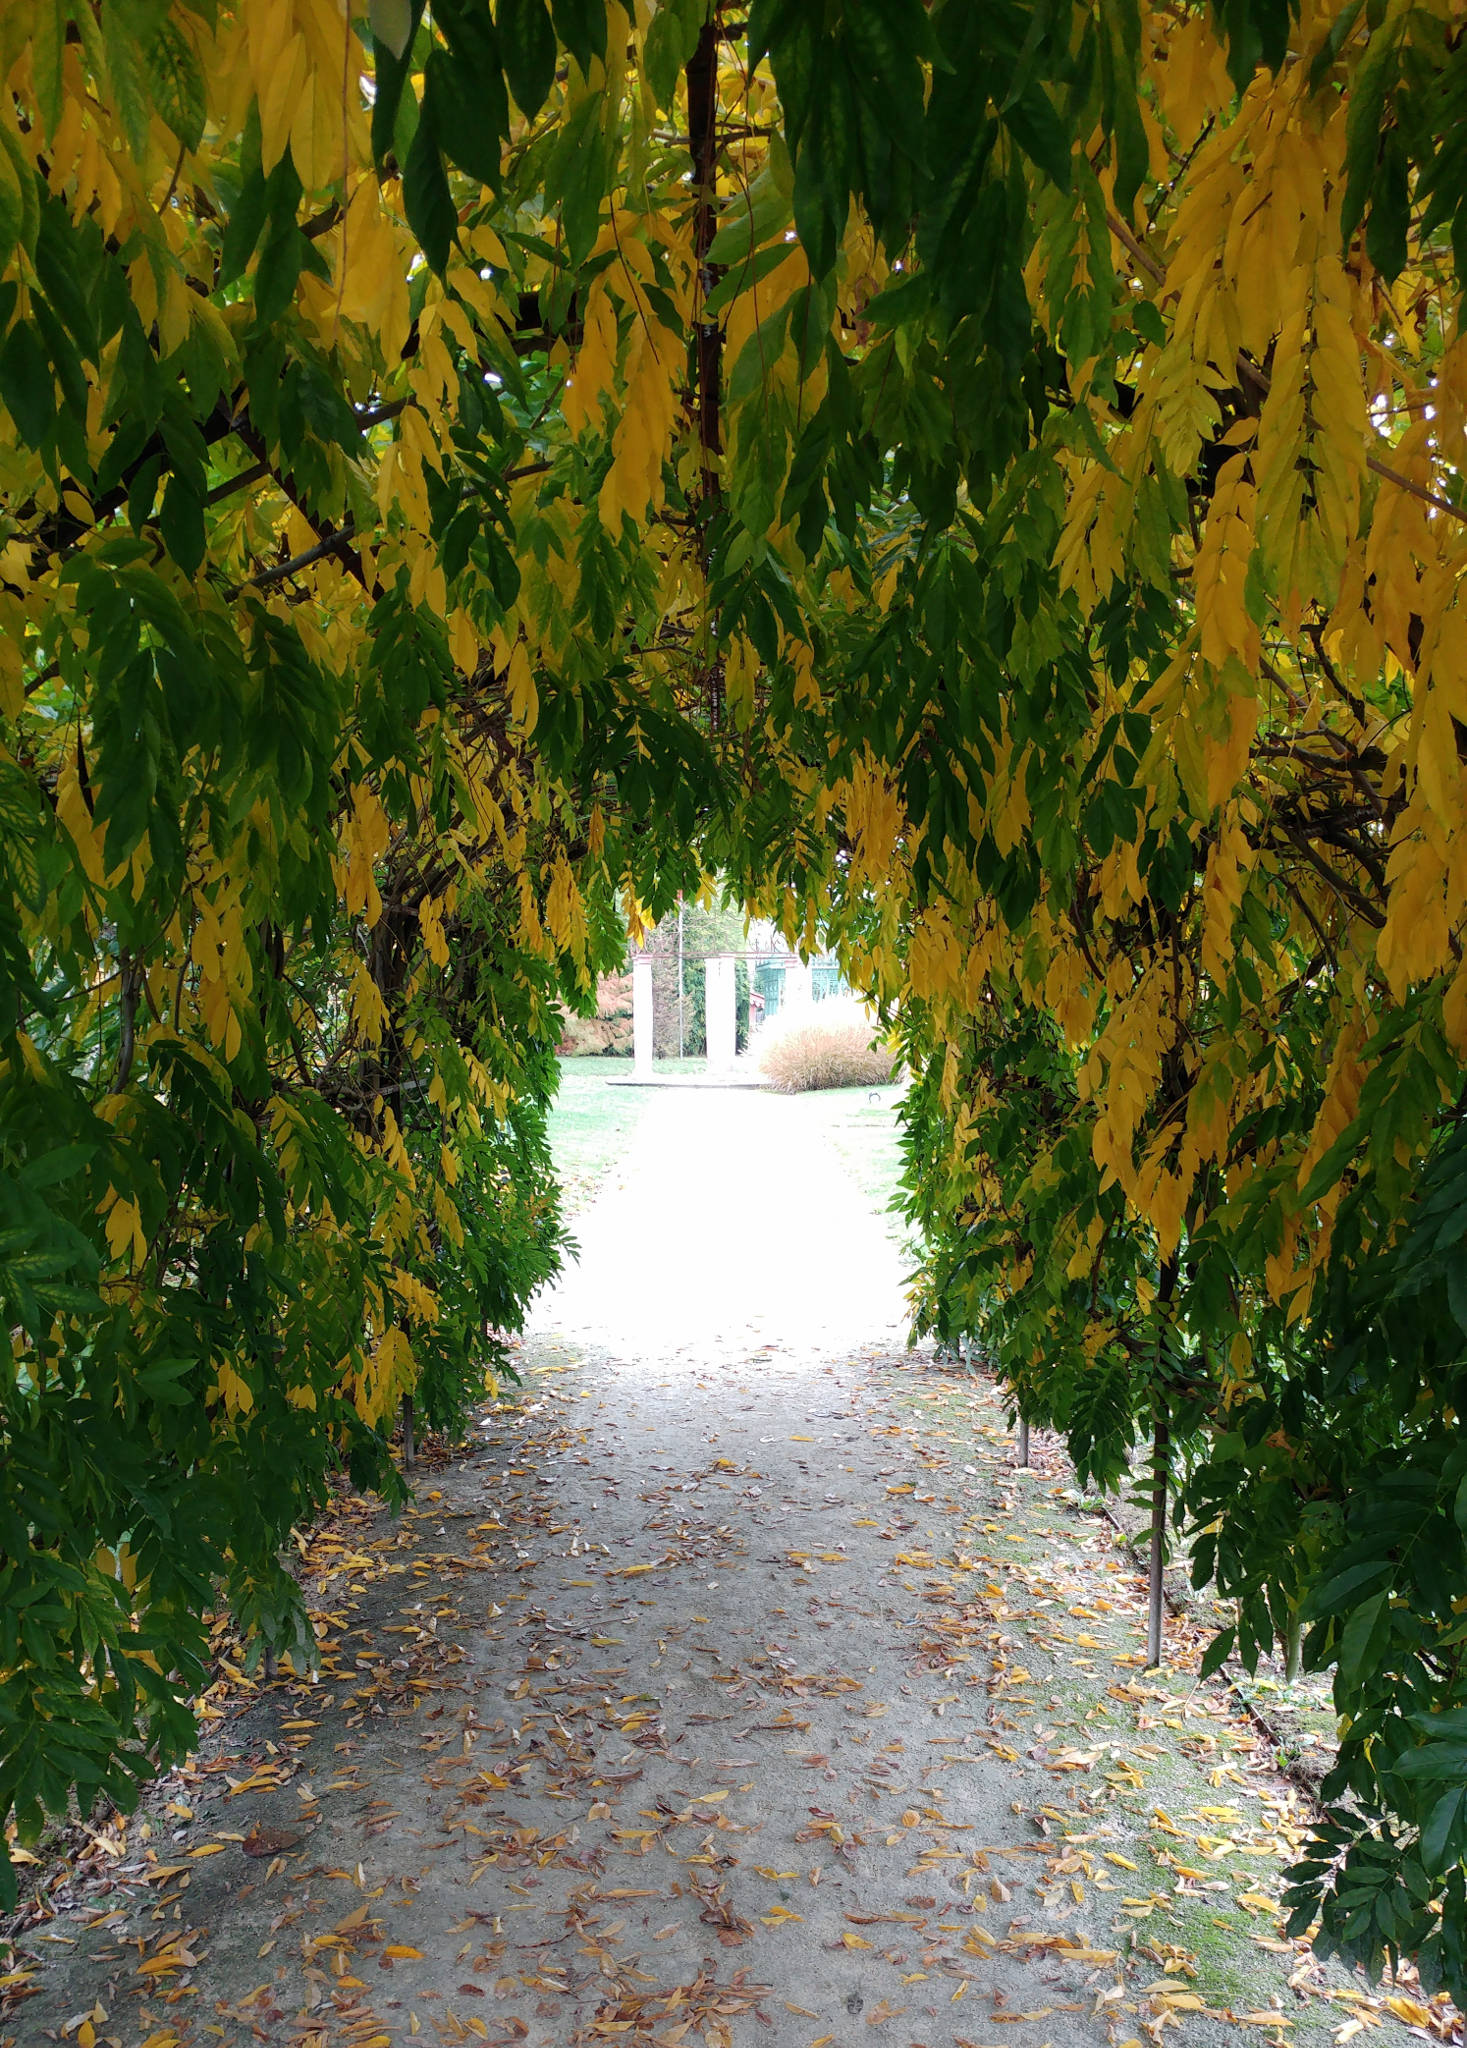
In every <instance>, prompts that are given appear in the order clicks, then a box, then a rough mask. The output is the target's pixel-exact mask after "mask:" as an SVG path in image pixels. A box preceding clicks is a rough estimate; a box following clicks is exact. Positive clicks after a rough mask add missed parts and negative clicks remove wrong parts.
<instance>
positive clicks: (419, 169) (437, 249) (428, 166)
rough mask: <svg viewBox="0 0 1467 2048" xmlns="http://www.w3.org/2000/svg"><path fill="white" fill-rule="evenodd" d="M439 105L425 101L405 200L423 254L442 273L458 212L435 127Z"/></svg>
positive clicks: (408, 169) (405, 172) (410, 153)
mask: <svg viewBox="0 0 1467 2048" xmlns="http://www.w3.org/2000/svg"><path fill="white" fill-rule="evenodd" d="M436 111H437V109H436V107H435V105H434V102H433V101H432V100H430V99H425V100H424V102H423V108H422V115H421V118H420V119H419V121H418V126H417V132H416V133H415V134H414V136H413V140H412V147H411V148H410V149H409V151H408V160H407V162H406V164H404V166H403V172H402V201H403V209H404V211H405V212H406V214H407V219H408V226H409V227H410V228H411V229H412V231H413V233H414V234H415V235H416V236H417V238H418V242H419V244H420V245H421V247H422V251H423V254H424V255H425V256H426V257H427V259H428V261H429V263H430V264H431V265H432V267H433V269H434V270H435V271H437V273H438V274H439V276H440V277H441V276H442V275H443V272H444V270H445V269H446V268H447V265H448V252H449V250H450V249H451V248H452V247H453V238H454V236H455V235H456V234H457V232H458V215H457V213H456V212H455V211H454V205H453V195H452V193H451V192H450V191H449V189H448V178H447V175H446V173H445V172H444V169H443V158H442V155H441V154H440V151H439V146H438V130H437V128H436V126H435V115H436Z"/></svg>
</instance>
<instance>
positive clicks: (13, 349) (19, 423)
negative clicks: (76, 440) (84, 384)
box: [0, 320, 56, 448]
mask: <svg viewBox="0 0 1467 2048" xmlns="http://www.w3.org/2000/svg"><path fill="white" fill-rule="evenodd" d="M0 399H3V401H4V403H5V408H6V410H7V411H8V412H9V414H10V417H11V418H12V419H13V420H14V421H15V425H16V430H17V431H18V433H19V434H20V437H21V439H22V440H23V441H24V442H26V443H27V445H28V446H29V447H32V448H39V447H40V446H41V443H42V442H43V441H44V440H45V438H46V436H47V434H48V433H49V432H50V429H51V422H52V421H53V420H54V419H55V417H56V387H55V384H54V382H53V381H52V377H51V365H50V363H49V362H48V361H47V359H46V351H45V350H44V349H43V348H42V347H41V343H40V339H39V337H38V336H37V334H36V330H35V328H34V327H32V326H31V325H30V323H29V322H28V321H24V320H22V321H19V322H18V323H17V324H16V325H15V326H14V327H12V328H11V330H10V333H9V334H8V335H7V336H6V339H5V346H4V347H3V348H0Z"/></svg>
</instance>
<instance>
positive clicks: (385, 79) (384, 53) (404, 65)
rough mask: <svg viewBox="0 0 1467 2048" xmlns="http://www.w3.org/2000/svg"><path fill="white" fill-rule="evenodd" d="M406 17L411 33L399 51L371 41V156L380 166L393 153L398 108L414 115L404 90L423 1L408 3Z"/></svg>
mask: <svg viewBox="0 0 1467 2048" xmlns="http://www.w3.org/2000/svg"><path fill="white" fill-rule="evenodd" d="M409 14H410V21H411V30H410V33H409V34H408V35H407V36H406V37H405V38H404V40H403V45H402V48H401V50H400V51H394V49H393V47H392V45H391V43H389V42H387V41H385V40H384V41H382V42H378V41H377V40H376V38H375V36H374V38H373V45H372V47H373V57H374V64H373V70H374V72H375V74H376V75H375V77H374V79H373V84H374V85H375V87H376V93H375V96H374V98H373V101H372V155H373V156H374V157H375V158H376V160H377V162H378V163H379V164H382V163H385V162H386V161H387V159H388V157H389V156H391V155H393V154H394V151H395V147H396V143H397V117H398V111H399V108H401V109H402V111H403V112H404V114H406V113H408V112H414V113H415V112H416V102H415V101H414V100H413V96H412V94H411V93H410V92H409V93H407V94H406V95H404V90H403V88H404V87H405V86H406V84H407V82H408V77H409V75H410V73H411V70H412V41H413V36H415V35H416V34H417V29H418V23H419V21H420V20H421V19H422V15H423V0H409ZM404 98H406V102H407V104H406V105H404Z"/></svg>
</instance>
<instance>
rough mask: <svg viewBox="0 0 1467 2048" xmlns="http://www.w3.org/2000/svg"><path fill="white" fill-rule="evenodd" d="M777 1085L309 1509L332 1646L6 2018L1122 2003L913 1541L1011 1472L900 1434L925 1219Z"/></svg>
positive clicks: (690, 2022) (651, 1172) (918, 2024)
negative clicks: (375, 1492) (511, 1358)
mask: <svg viewBox="0 0 1467 2048" xmlns="http://www.w3.org/2000/svg"><path fill="white" fill-rule="evenodd" d="M782 1107H783V1105H781V1104H780V1103H778V1102H777V1101H771V1100H768V1099H765V1098H762V1097H757V1096H748V1095H733V1094H729V1095H721V1094H718V1093H714V1092H711V1091H710V1092H707V1093H702V1092H698V1093H693V1092H680V1093H679V1094H678V1096H676V1097H675V1098H674V1097H670V1098H669V1099H668V1100H667V1101H665V1102H663V1101H659V1102H658V1103H657V1104H656V1105H655V1106H654V1107H653V1109H652V1110H651V1111H650V1113H649V1115H648V1116H647V1118H646V1119H644V1122H643V1125H642V1127H641V1130H640V1132H639V1136H638V1140H637V1144H636V1147H635V1151H634V1155H633V1157H632V1158H631V1159H630V1160H629V1162H628V1165H627V1169H626V1172H625V1173H624V1174H623V1175H621V1176H619V1177H618V1180H617V1182H616V1184H615V1185H614V1186H613V1187H611V1188H610V1189H608V1191H607V1193H606V1194H605V1195H604V1196H603V1198H602V1199H601V1200H600V1201H599V1202H598V1203H597V1204H596V1205H595V1206H594V1207H593V1209H592V1210H591V1211H589V1212H588V1213H587V1215H586V1216H585V1217H584V1218H583V1219H582V1222H581V1226H580V1235H581V1238H582V1242H583V1246H584V1251H583V1256H582V1259H581V1261H580V1263H579V1265H578V1266H577V1267H576V1268H574V1269H573V1270H572V1271H571V1272H570V1274H569V1275H568V1276H567V1277H566V1279H565V1281H564V1282H563V1283H562V1285H561V1286H560V1287H559V1288H558V1289H557V1290H556V1291H555V1293H554V1294H552V1295H551V1296H550V1297H549V1298H547V1300H546V1301H545V1302H544V1303H543V1304H542V1306H541V1308H540V1310H539V1312H538V1313H537V1316H536V1320H535V1329H534V1333H533V1335H532V1338H531V1340H530V1342H529V1343H528V1345H527V1347H526V1352H525V1361H526V1389H527V1390H526V1393H525V1395H524V1397H523V1398H522V1399H521V1401H519V1402H518V1403H517V1404H516V1405H514V1406H507V1407H504V1408H500V1409H496V1410H494V1411H493V1412H491V1413H490V1414H489V1415H488V1416H487V1417H486V1420H485V1423H484V1426H483V1427H482V1429H481V1430H480V1432H479V1438H480V1441H479V1442H477V1443H476V1444H475V1445H474V1446H473V1447H472V1448H471V1449H470V1450H469V1452H468V1453H466V1454H462V1455H459V1456H456V1457H455V1458H453V1459H452V1460H449V1461H446V1462H445V1463H444V1464H443V1465H442V1467H441V1468H440V1469H439V1470H437V1471H435V1472H426V1473H420V1475H419V1484H420V1491H419V1500H418V1504H417V1506H416V1508H415V1509H414V1511H413V1512H412V1513H410V1514H409V1515H407V1516H404V1517H402V1518H400V1519H399V1520H397V1521H395V1522H394V1521H392V1520H391V1519H390V1518H388V1517H387V1516H385V1515H382V1514H376V1515H368V1514H367V1513H366V1512H365V1511H363V1514H362V1517H361V1519H360V1521H359V1523H358V1524H357V1526H355V1527H347V1528H345V1529H341V1528H338V1529H337V1530H336V1531H334V1532H332V1533H328V1534H326V1535H323V1536H322V1537H321V1538H320V1539H318V1541H317V1543H316V1545H315V1546H314V1548H313V1551H312V1554H311V1557H310V1560H309V1563H310V1567H311V1571H312V1574H313V1577H314V1585H313V1601H314V1604H315V1605H316V1606H317V1608H318V1610H319V1611H320V1612H321V1613H322V1614H323V1615H324V1616H326V1617H328V1618H329V1621H328V1626H329V1634H328V1635H327V1638H326V1640H325V1642H323V1645H322V1658H323V1662H322V1668H321V1671H320V1673H319V1675H318V1682H316V1683H314V1684H309V1683H300V1684H294V1683H290V1682H288V1681H286V1682H281V1683H279V1684H277V1685H275V1686H272V1687H269V1688H263V1689H261V1691H260V1692H259V1694H258V1696H257V1697H256V1698H255V1700H254V1701H253V1703H252V1704H251V1705H250V1706H249V1707H248V1708H247V1709H246V1710H245V1711H244V1712H242V1713H240V1714H237V1715H235V1716H233V1717H232V1718H231V1719H229V1720H228V1721H227V1723H226V1724H223V1725H221V1727H220V1728H219V1729H218V1730H217V1731H216V1732H215V1733H214V1735H213V1736H212V1737H211V1738H210V1740H209V1742H208V1743H207V1744H206V1746H205V1749H204V1751H203V1753H202V1755H201V1757H200V1759H199V1762H198V1765H197V1767H196V1768H195V1769H194V1770H193V1771H192V1772H191V1773H189V1774H187V1775H186V1777H185V1778H184V1779H183V1780H181V1781H179V1783H177V1784H176V1785H175V1786H174V1787H173V1797H172V1802H171V1806H170V1808H169V1809H168V1810H167V1811H164V1810H162V1808H161V1806H160V1808H159V1810H158V1811H157V1813H156V1814H155V1816H154V1819H153V1821H152V1822H151V1823H150V1824H146V1825H144V1826H139V1825H138V1824H137V1823H135V1824H134V1826H133V1829H132V1830H131V1832H130V1834H129V1837H128V1840H127V1844H126V1848H125V1850H124V1851H123V1852H122V1853H121V1854H119V1856H118V1857H117V1858H116V1860H115V1862H114V1864H113V1866H112V1867H111V1868H110V1869H109V1871H108V1874H107V1876H106V1877H105V1879H103V1880H101V1881H100V1882H98V1881H96V1880H94V1881H93V1882H91V1883H90V1884H88V1885H85V1886H81V1887H79V1888H78V1889H77V1891H76V1894H75V1896H74V1898H73V1899H72V1901H71V1905H70V1910H69V1911H67V1912H63V1913H62V1914H61V1915H60V1916H59V1917H58V1918H57V1919H56V1920H54V1921H53V1922H52V1923H51V1924H50V1925H49V1926H48V1927H47V1928H46V1929H44V1930H43V1931H42V1932H41V1934H40V1936H39V1938H38V1940H37V1941H36V1942H35V1943H34V1947H33V1952H34V1953H35V1954H37V1955H39V1956H42V1957H48V1958H49V1960H47V1961H46V1962H45V1964H44V1966H43V1967H42V1968H41V1970H40V1971H39V1973H38V1974H37V1975H36V1976H34V1977H33V1978H32V1979H31V1980H30V1983H29V1984H28V1985H27V1987H26V1988H27V1989H29V1990H31V1991H33V1994H34V1995H32V1996H29V1997H28V1998H26V1999H25V2001H24V2002H23V2003H22V2004H21V2005H20V2006H19V2007H18V2009H17V2011H16V2012H15V2014H14V2015H13V2016H12V2018H11V2019H10V2020H8V2021H3V2022H0V2040H10V2041H13V2042H14V2043H16V2044H17V2048H20V2044H24V2048H31V2044H32V2043H37V2042H39V2041H41V2040H43V2039H55V2038H58V2035H59V2032H60V2030H66V2032H67V2038H70V2039H73V2040H77V2041H79V2043H80V2048H94V2043H96V2042H103V2041H106V2042H116V2043H118V2044H120V2048H139V2044H143V2043H146V2044H148V2048H203V2044H206V2043H209V2044H212V2043H225V2044H229V2048H232V2044H235V2043H239V2044H245V2043H250V2042H263V2043H271V2044H281V2048H285V2044H292V2048H336V2044H338V2043H340V2044H350V2048H397V2044H398V2043H402V2042H407V2041H409V2040H411V2039H413V2038H414V2037H416V2036H418V2035H422V2036H425V2037H426V2038H427V2039H428V2040H430V2041H438V2040H443V2041H448V2042H455V2043H458V2042H470V2041H476V2040H479V2041H483V2040H487V2041H489V2042H491V2043H511V2042H522V2041H523V2042H529V2043H533V2044H541V2043H543V2044H546V2048H561V2044H568V2043H580V2042H600V2041H629V2042H638V2043H640V2042H656V2043H659V2044H664V2048H674V2044H680V2043H689V2044H693V2043H698V2042H706V2043H709V2044H713V2048H719V2044H734V2043H737V2044H742V2043H745V2042H755V2041H757V2042H761V2043H764V2042H767V2043H768V2044H769V2048H786V2044H789V2048H794V2044H798V2048H816V2044H824V2048H854V2044H856V2043H858V2042H859V2043H868V2042H869V2043H872V2044H873V2048H882V2044H893V2048H957V2044H967V2043H980V2044H984V2048H988V2044H996V2043H1002V2044H1003V2048H1041V2044H1043V2043H1045V2042H1050V2043H1053V2044H1055V2048H1059V2044H1061V2043H1063V2044H1071V2043H1073V2044H1083V2043H1090V2042H1095V2043H1100V2042H1106V2041H1120V2040H1122V2039H1124V2038H1128V2037H1129V2033H1130V2026H1131V2025H1133V2024H1134V2022H1130V2023H1125V2022H1121V2023H1120V2024H1119V2025H1117V2024H1115V2022H1116V2021H1118V2020H1119V2013H1118V2007H1117V2002H1116V2001H1117V1993H1116V1990H1115V1985H1116V1977H1117V1972H1116V1966H1115V1962H1114V1958H1113V1942H1112V1941H1111V1940H1109V1939H1108V1938H1107V1934H1108V1922H1101V1921H1097V1922H1096V1924H1095V1925H1094V1926H1092V1925H1091V1923H1090V1919H1089V1908H1088V1907H1085V1906H1079V1905H1076V1904H1075V1903H1073V1902H1071V1901H1070V1900H1069V1899H1068V1896H1067V1895H1065V1896H1064V1897H1063V1903H1057V1899H1056V1892H1055V1889H1054V1887H1055V1884H1056V1880H1055V1879H1054V1878H1053V1876H1052V1875H1051V1873H1050V1871H1049V1868H1048V1862H1047V1860H1046V1859H1047V1858H1053V1857H1054V1855H1055V1853H1056V1843H1055V1842H1054V1841H1053V1840H1046V1839H1045V1838H1044V1837H1042V1836H1041V1834H1040V1833H1039V1832H1038V1828H1037V1826H1036V1823H1035V1822H1034V1821H1033V1820H1031V1819H1030V1818H1028V1817H1027V1813H1028V1808H1029V1805H1030V1804H1032V1789H1033V1788H1032V1783H1030V1782H1028V1781H1026V1779H1025V1777H1024V1775H1023V1772H1022V1770H1021V1769H1020V1768H1019V1767H1018V1766H1017V1765H1016V1764H1014V1763H1010V1762H1007V1761H1005V1760H1004V1759H1003V1758H1001V1757H999V1756H996V1755H995V1754H994V1753H993V1747H992V1738H991V1735H990V1734H989V1732H988V1728H989V1713H990V1704H991V1703H990V1691H989V1686H990V1675H991V1672H990V1663H989V1653H988V1650H987V1648H986V1644H987V1642H988V1640H989V1639H990V1635H991V1618H990V1616H989V1613H988V1609H987V1608H986V1606H985V1604H984V1599H983V1590H982V1586H981V1584H979V1583H976V1582H975V1581H974V1580H972V1579H968V1580H965V1581H963V1583H962V1585H961V1587H958V1588H956V1589H955V1588H954V1586H953V1585H952V1584H942V1583H941V1582H938V1583H939V1590H937V1591H936V1592H933V1591H932V1590H930V1587H931V1585H932V1582H931V1581H929V1582H928V1586H929V1590H926V1591H920V1590H918V1589H917V1588H915V1587H914V1586H913V1585H912V1584H910V1583H909V1582H905V1581H903V1579H902V1576H901V1574H902V1569H903V1567H907V1566H910V1567H913V1568H917V1569H920V1568H922V1567H923V1566H930V1565H931V1564H932V1562H933V1559H934V1558H935V1557H940V1556H942V1555H943V1554H944V1553H945V1552H948V1551H950V1550H951V1549H952V1546H953V1529H954V1520H953V1517H954V1515H955V1513H956V1512H957V1511H959V1510H961V1511H962V1512H964V1513H967V1514H970V1515H971V1514H972V1513H973V1511H974V1510H975V1509H978V1508H982V1507H983V1506H984V1505H985V1502H986V1499H987V1495H986V1494H985V1493H984V1489H985V1488H987V1489H989V1491H990V1492H991V1490H992V1479H991V1477H990V1478H985V1477H983V1476H982V1475H980V1474H979V1473H977V1472H976V1471H975V1470H974V1469H973V1468H968V1469H967V1470H964V1469H962V1468H961V1467H956V1468H955V1467H954V1466H953V1464H951V1463H950V1462H949V1460H948V1456H947V1454H946V1453H945V1452H942V1451H940V1450H931V1451H928V1452H925V1453H924V1452H923V1451H922V1450H921V1449H920V1447H919V1443H918V1440H916V1439H914V1437H913V1436H912V1434H911V1432H909V1431H904V1430H902V1429H900V1428H899V1426H898V1423H897V1421H896V1420H895V1418H894V1410H893V1407H892V1403H893V1401H894V1400H895V1399H896V1398H897V1396H898V1395H899V1394H900V1392H901V1390H902V1389H903V1388H905V1387H906V1386H907V1385H909V1384H910V1372H909V1369H908V1367H907V1365H906V1363H905V1358H904V1355H903V1354H902V1353H901V1351H900V1350H899V1349H898V1348H897V1341H898V1338H899V1333H900V1328H901V1322H902V1302H901V1295H900V1279H901V1262H900V1258H899V1255H898V1253H897V1251H896V1249H895V1247H894V1245H893V1243H892V1241H891V1239H890V1236H889V1234H888V1232H887V1229H886V1226H885V1224H884V1222H883V1221H882V1220H881V1219H880V1218H878V1217H876V1216H875V1215H873V1214H872V1213H871V1211H870V1209H869V1208H868V1207H867V1205H866V1204H865V1203H864V1201H863V1200H862V1198H861V1196H860V1194H859V1192H858V1190H857V1189H856V1188H854V1187H853V1186H852V1185H851V1183H850V1180H849V1178H848V1176H847V1174H846V1173H845V1171H844V1170H843V1169H842V1167H841V1166H840V1164H839V1161H838V1159H837V1157H836V1155H835V1154H834V1152H833V1151H831V1150H830V1149H829V1148H828V1147H826V1146H824V1145H823V1143H822V1144H817V1145H814V1146H811V1145H808V1144H802V1145H801V1146H799V1147H796V1146H792V1145H791V1144H790V1143H789V1142H788V1140H787V1136H786V1133H787V1130H788V1125H787V1124H786V1122H785V1121H784V1120H783V1119H782V1118H781V1114H780V1112H781V1109H782ZM801 1128H802V1129H805V1128H808V1126H801ZM994 1590H997V1589H996V1588H995V1589H994ZM1026 1795H1028V1797H1026ZM1052 1797H1053V1799H1054V1801H1056V1802H1057V1803H1058V1808H1059V1809H1060V1810H1063V1811H1065V1812H1069V1811H1073V1812H1074V1813H1075V1814H1076V1815H1077V1816H1078V1815H1079V1814H1081V1813H1084V1812H1086V1811H1087V1809H1086V1806H1085V1792H1084V1787H1083V1784H1081V1785H1080V1786H1079V1788H1078V1789H1077V1788H1076V1787H1075V1785H1074V1784H1072V1783H1071V1784H1067V1785H1066V1786H1065V1788H1064V1789H1059V1787H1058V1786H1056V1788H1055V1790H1054V1791H1053V1793H1052ZM1067 1802H1068V1805H1067ZM1058 1818H1059V1813H1058V1812H1056V1819H1058ZM1040 1825H1044V1824H1043V1823H1040ZM149 1830H150V1831H149ZM1089 1839H1093V1837H1089ZM1045 1881H1047V1883H1046V1889H1045V1891H1044V1893H1043V1895H1042V1896H1041V1895H1040V1894H1039V1892H1038V1891H1037V1890H1036V1887H1037V1886H1038V1885H1039V1884H1040V1883H1041V1882H1045ZM1077 1889H1078V1888H1077ZM1061 1891H1063V1888H1062V1887H1061Z"/></svg>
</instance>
